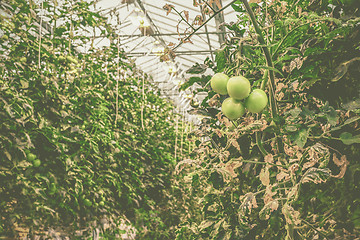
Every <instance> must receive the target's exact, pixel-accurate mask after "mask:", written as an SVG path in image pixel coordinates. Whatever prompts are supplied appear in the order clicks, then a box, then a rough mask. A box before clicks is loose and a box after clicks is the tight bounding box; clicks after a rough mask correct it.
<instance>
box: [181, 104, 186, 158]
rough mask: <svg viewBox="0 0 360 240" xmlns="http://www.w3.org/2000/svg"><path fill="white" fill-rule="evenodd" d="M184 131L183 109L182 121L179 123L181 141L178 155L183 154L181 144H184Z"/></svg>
mask: <svg viewBox="0 0 360 240" xmlns="http://www.w3.org/2000/svg"><path fill="white" fill-rule="evenodd" d="M184 133H185V111H183V117H182V123H181V142H180V156H181V157H182V155H183V144H184Z"/></svg>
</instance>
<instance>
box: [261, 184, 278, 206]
mask: <svg viewBox="0 0 360 240" xmlns="http://www.w3.org/2000/svg"><path fill="white" fill-rule="evenodd" d="M273 187H274V186H273V185H268V186H267V187H266V190H265V194H264V204H267V203H269V202H271V201H273V200H274V199H273V196H275V195H276V193H277V192H276V190H274V191H273Z"/></svg>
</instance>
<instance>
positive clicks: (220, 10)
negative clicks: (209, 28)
mask: <svg viewBox="0 0 360 240" xmlns="http://www.w3.org/2000/svg"><path fill="white" fill-rule="evenodd" d="M236 1H237V0H233V1H231V2H230V3H229V4H227V5H226V6H225V7H223V8H221V9H219V10H218V11H216V12H214V14H213V15H212V16H211V17H209V18H208V19H207V20H206V21H205V22H204V23H203V24H201V25H200V26H199V27H198V28H196V29H194V31H193V32H192V33H190V34H189V35H188V36H187V37H186V38H185V39H183V40H182V41H181V42H180V43H179V44H178V45H176V46H175V47H174V48H173V49H172V50H173V51H175V50H176V49H177V48H178V47H180V46H181V45H182V44H183V43H184V42H185V41H186V40H188V39H189V38H190V37H191V36H192V35H194V34H195V33H196V32H197V31H199V30H200V29H201V28H202V27H203V26H204V25H206V24H207V23H208V22H209V21H210V20H211V19H212V18H214V17H215V16H216V15H217V14H219V13H220V12H222V11H224V10H225V9H226V8H228V7H229V6H230V5H231V4H233V3H234V2H236Z"/></svg>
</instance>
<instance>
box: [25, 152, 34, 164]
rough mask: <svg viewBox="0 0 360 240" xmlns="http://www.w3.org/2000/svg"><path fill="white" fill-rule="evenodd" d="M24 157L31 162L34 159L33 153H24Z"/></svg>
mask: <svg viewBox="0 0 360 240" xmlns="http://www.w3.org/2000/svg"><path fill="white" fill-rule="evenodd" d="M26 158H27V160H28V161H29V162H33V161H34V160H35V159H36V155H35V154H33V153H28V154H26Z"/></svg>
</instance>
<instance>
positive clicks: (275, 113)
mask: <svg viewBox="0 0 360 240" xmlns="http://www.w3.org/2000/svg"><path fill="white" fill-rule="evenodd" d="M242 2H243V4H244V6H245V8H246V11H247V13H248V15H249V17H250V19H251V22H252V24H253V25H254V28H255V31H256V33H257V35H258V36H257V39H258V41H259V43H260V45H263V46H262V50H263V52H264V55H265V58H266V64H267V66H268V67H269V73H270V76H269V79H270V81H269V93H270V105H271V115H272V118H273V119H275V118H277V117H278V108H277V104H276V99H275V74H274V71H273V70H272V69H273V68H274V65H273V62H272V57H271V54H270V51H269V49H268V47H267V45H266V42H265V40H264V36H263V33H262V30H261V28H260V26H259V25H258V23H257V21H256V17H255V15H254V12H253V11H252V9H251V7H250V5H249V3H248V2H247V0H242ZM276 140H277V147H278V151H279V153H282V152H284V146H283V143H282V141H281V139H280V138H278V137H277V138H276Z"/></svg>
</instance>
